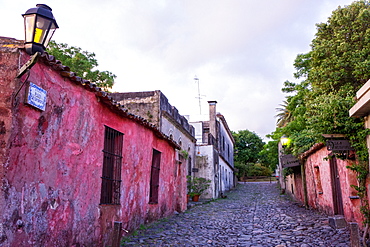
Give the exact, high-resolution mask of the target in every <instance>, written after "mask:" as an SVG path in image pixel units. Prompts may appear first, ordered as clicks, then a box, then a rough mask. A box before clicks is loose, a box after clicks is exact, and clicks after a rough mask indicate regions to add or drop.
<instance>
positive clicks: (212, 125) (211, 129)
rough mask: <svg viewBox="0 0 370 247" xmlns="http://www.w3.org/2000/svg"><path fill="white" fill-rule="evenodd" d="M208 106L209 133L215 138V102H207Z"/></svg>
mask: <svg viewBox="0 0 370 247" xmlns="http://www.w3.org/2000/svg"><path fill="white" fill-rule="evenodd" d="M208 104H209V132H210V133H211V134H212V136H213V137H214V138H216V136H217V135H216V104H217V101H215V100H213V101H208Z"/></svg>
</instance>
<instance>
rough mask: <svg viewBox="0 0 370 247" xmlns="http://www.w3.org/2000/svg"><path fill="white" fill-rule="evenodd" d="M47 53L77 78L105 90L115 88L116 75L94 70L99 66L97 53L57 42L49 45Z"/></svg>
mask: <svg viewBox="0 0 370 247" xmlns="http://www.w3.org/2000/svg"><path fill="white" fill-rule="evenodd" d="M47 52H48V53H49V54H50V55H53V56H54V57H55V58H56V59H58V60H60V61H61V62H62V64H63V65H65V66H68V67H69V68H70V69H71V71H73V72H75V73H76V74H77V76H79V77H83V78H84V79H86V80H90V81H91V82H93V83H95V84H96V85H97V86H98V87H101V88H102V89H103V90H105V91H108V90H109V89H111V88H112V87H113V84H114V79H115V78H116V75H114V74H113V73H112V72H109V71H99V70H94V68H95V67H97V66H98V61H97V60H96V58H95V53H90V52H88V51H82V49H81V48H79V47H74V46H69V45H67V44H63V43H60V44H58V43H56V42H55V41H51V42H50V43H49V47H48V49H47Z"/></svg>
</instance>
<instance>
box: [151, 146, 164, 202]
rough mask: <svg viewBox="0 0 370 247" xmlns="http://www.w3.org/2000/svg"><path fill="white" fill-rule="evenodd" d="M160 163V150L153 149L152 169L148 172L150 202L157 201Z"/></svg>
mask: <svg viewBox="0 0 370 247" xmlns="http://www.w3.org/2000/svg"><path fill="white" fill-rule="evenodd" d="M160 164H161V152H159V151H157V150H155V149H153V158H152V170H151V173H150V193H149V203H150V204H156V203H158V191H159V171H160Z"/></svg>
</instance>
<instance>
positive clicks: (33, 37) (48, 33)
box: [22, 4, 59, 55]
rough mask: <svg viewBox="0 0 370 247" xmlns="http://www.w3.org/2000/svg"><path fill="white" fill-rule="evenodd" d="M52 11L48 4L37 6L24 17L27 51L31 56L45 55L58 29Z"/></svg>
mask: <svg viewBox="0 0 370 247" xmlns="http://www.w3.org/2000/svg"><path fill="white" fill-rule="evenodd" d="M51 11H52V9H51V8H50V7H49V6H47V5H46V4H37V5H36V8H31V9H29V10H27V11H26V13H25V14H23V15H22V16H23V17H24V30H25V49H26V52H27V53H28V54H29V55H33V54H35V53H36V52H40V53H43V52H44V51H45V49H46V47H47V45H48V43H49V41H50V39H51V37H52V36H53V34H54V32H55V30H56V29H57V28H59V27H58V24H57V22H56V21H55V19H54V16H53V13H52V12H51Z"/></svg>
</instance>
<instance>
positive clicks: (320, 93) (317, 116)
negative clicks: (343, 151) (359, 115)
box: [275, 1, 370, 160]
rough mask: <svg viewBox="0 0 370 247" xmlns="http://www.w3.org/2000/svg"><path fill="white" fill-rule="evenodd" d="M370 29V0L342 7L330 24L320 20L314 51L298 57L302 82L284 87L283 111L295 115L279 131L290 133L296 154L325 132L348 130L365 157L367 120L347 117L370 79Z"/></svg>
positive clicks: (313, 142)
mask: <svg viewBox="0 0 370 247" xmlns="http://www.w3.org/2000/svg"><path fill="white" fill-rule="evenodd" d="M369 28H370V4H369V2H368V1H356V2H353V3H352V4H351V5H349V6H346V7H338V9H336V10H335V11H333V13H332V15H331V16H330V17H329V18H328V21H327V22H326V23H320V24H317V33H316V35H315V38H314V39H313V41H312V43H311V47H312V50H311V51H309V52H308V53H306V54H299V55H297V57H296V59H295V62H294V66H295V68H296V73H295V74H294V76H295V78H297V79H302V81H301V82H299V83H293V82H289V81H287V82H285V83H284V88H283V89H282V91H283V92H286V93H289V94H290V95H289V96H287V97H286V103H287V104H284V105H282V106H284V107H285V109H280V110H279V111H280V112H284V111H285V112H289V113H290V115H291V116H290V118H289V119H288V121H286V122H285V123H284V125H280V126H278V128H277V130H276V131H275V132H278V133H280V134H281V135H286V136H289V138H290V139H291V140H292V141H291V146H290V147H289V150H290V152H292V153H293V154H295V155H298V154H299V153H302V152H304V151H306V150H308V149H309V148H310V147H311V146H312V145H313V144H315V143H316V142H321V141H325V140H324V139H323V137H322V134H345V135H346V136H348V137H349V138H350V139H351V141H352V144H353V146H356V147H357V150H356V151H357V153H358V155H359V158H361V159H362V160H366V159H367V150H365V149H364V145H363V143H364V138H363V137H364V135H365V134H364V132H366V131H365V130H364V124H363V120H362V119H355V118H351V117H349V115H348V111H349V109H350V108H351V107H352V106H353V105H354V103H355V101H354V96H355V92H356V91H357V90H358V89H359V88H360V87H361V86H362V85H363V84H364V83H365V82H366V81H367V80H368V79H370V42H369V41H370V29H369ZM278 129H279V130H278Z"/></svg>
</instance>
